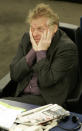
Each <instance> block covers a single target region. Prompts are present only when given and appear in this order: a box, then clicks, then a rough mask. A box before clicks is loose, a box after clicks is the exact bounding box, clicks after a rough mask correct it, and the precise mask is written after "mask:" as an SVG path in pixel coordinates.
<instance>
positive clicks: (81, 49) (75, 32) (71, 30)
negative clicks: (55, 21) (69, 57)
mask: <svg viewBox="0 0 82 131" xmlns="http://www.w3.org/2000/svg"><path fill="white" fill-rule="evenodd" d="M59 28H60V29H62V30H63V31H65V32H66V34H67V35H68V36H69V37H70V38H71V40H73V41H74V43H75V44H76V45H77V47H78V53H79V65H80V71H81V74H82V60H81V59H82V36H81V35H82V34H81V29H80V27H79V26H76V25H72V24H66V23H60V25H59Z"/></svg>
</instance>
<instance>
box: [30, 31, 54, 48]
mask: <svg viewBox="0 0 82 131" xmlns="http://www.w3.org/2000/svg"><path fill="white" fill-rule="evenodd" d="M30 40H31V43H32V47H33V49H34V50H35V51H40V50H47V49H48V48H49V46H50V44H51V40H52V32H51V31H50V30H48V32H47V31H44V33H43V34H42V37H41V39H40V41H39V43H38V45H37V44H36V42H35V40H34V38H33V36H32V32H31V29H30Z"/></svg>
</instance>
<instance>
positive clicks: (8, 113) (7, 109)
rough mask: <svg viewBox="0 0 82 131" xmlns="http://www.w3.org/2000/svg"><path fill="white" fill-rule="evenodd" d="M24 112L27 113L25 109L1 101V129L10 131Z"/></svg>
mask: <svg viewBox="0 0 82 131" xmlns="http://www.w3.org/2000/svg"><path fill="white" fill-rule="evenodd" d="M23 111H25V109H23V108H19V107H15V106H11V105H9V104H6V103H4V102H1V101H0V127H1V128H4V129H10V128H11V126H12V125H13V123H14V121H15V119H16V117H17V115H19V114H20V113H21V112H23Z"/></svg>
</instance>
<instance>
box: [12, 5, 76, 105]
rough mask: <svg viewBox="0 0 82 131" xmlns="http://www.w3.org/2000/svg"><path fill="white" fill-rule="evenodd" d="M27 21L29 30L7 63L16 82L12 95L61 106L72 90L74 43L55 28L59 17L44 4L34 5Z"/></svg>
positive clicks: (70, 96) (73, 86) (19, 98)
mask: <svg viewBox="0 0 82 131" xmlns="http://www.w3.org/2000/svg"><path fill="white" fill-rule="evenodd" d="M28 22H29V24H30V29H29V32H28V33H25V34H24V35H23V38H22V40H21V42H20V44H19V48H18V51H17V54H16V56H15V57H14V59H13V60H12V63H11V65H10V74H11V79H12V80H14V81H16V82H17V83H18V86H17V90H16V93H15V98H14V99H16V100H18V101H22V102H26V103H30V104H37V105H45V104H49V103H57V104H59V105H62V106H64V107H65V106H66V104H67V101H68V100H69V99H71V98H74V94H75V93H76V92H75V91H76V90H75V88H76V85H77V74H78V51H77V46H76V45H75V43H73V41H72V40H70V39H69V38H68V36H67V35H66V34H65V32H63V31H62V30H60V29H59V27H58V26H59V17H58V16H57V14H55V13H54V12H53V10H52V9H50V7H49V6H48V5H46V4H39V5H37V6H36V7H35V8H34V9H33V10H32V11H31V12H30V13H29V15H28Z"/></svg>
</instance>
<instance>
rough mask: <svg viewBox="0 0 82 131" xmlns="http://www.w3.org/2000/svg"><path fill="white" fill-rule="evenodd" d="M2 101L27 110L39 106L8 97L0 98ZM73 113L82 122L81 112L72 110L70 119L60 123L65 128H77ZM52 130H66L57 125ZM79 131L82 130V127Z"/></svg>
mask: <svg viewBox="0 0 82 131" xmlns="http://www.w3.org/2000/svg"><path fill="white" fill-rule="evenodd" d="M0 101H2V102H6V103H8V104H10V105H12V106H18V107H22V108H25V109H27V110H30V109H33V108H37V107H38V106H37V105H32V104H26V103H21V102H16V101H10V100H6V99H0ZM72 115H75V116H77V117H78V118H79V120H80V121H81V122H82V115H81V114H77V113H73V112H71V116H70V118H69V120H68V121H67V122H61V123H60V124H59V125H60V126H62V127H64V128H68V129H70V128H75V127H76V126H77V123H73V122H72V120H71V118H72ZM50 131H65V130H63V129H60V128H59V127H55V128H52V129H51V130H50ZM79 131H82V128H81V129H80V130H79Z"/></svg>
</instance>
